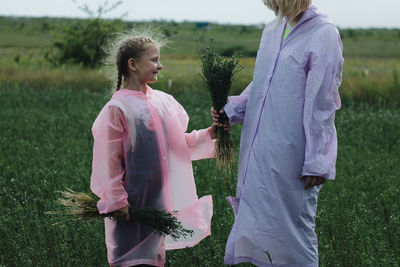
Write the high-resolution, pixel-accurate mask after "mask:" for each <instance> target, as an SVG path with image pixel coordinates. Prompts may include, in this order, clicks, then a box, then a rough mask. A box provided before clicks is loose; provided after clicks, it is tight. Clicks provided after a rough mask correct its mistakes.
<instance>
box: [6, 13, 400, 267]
mask: <svg viewBox="0 0 400 267" xmlns="http://www.w3.org/2000/svg"><path fill="white" fill-rule="evenodd" d="M0 22H1V23H0V34H1V35H0V58H1V59H0V107H1V113H0V148H1V150H0V190H1V194H0V214H1V216H0V236H1V240H0V266H107V260H106V249H105V243H104V229H103V228H104V227H103V223H102V221H97V222H91V223H65V222H63V221H60V220H56V219H55V218H52V217H49V216H47V215H46V214H45V212H46V211H49V210H54V209H56V208H57V206H56V205H55V203H54V201H55V200H56V199H57V198H58V197H59V195H58V193H57V191H59V190H63V189H64V188H65V187H68V188H71V189H73V190H76V191H89V182H90V181H89V178H90V173H91V159H92V144H93V140H92V135H91V132H90V128H91V125H92V123H93V121H94V119H95V117H96V116H97V114H98V112H99V111H100V109H101V107H102V106H103V105H104V104H105V103H106V102H107V100H108V96H107V95H108V92H107V89H108V88H110V87H111V84H110V83H109V82H108V81H107V80H106V78H105V77H104V74H103V73H102V72H101V71H99V70H96V69H86V68H83V67H81V66H71V65H65V66H59V67H54V66H52V65H51V64H50V63H49V62H47V61H46V60H45V59H44V53H45V50H46V49H48V48H49V47H51V40H52V33H54V31H56V30H57V27H59V26H57V25H59V24H63V23H69V20H59V21H58V20H57V23H58V24H57V23H54V21H53V20H51V19H36V20H33V19H15V20H12V19H9V18H8V19H7V18H0ZM22 24H23V25H24V26H21V25H22ZM46 25H47V26H46ZM168 27H170V28H167V29H168V30H169V32H170V33H171V34H172V36H175V37H174V38H175V42H174V47H181V48H183V49H181V50H179V51H184V52H178V51H177V50H176V49H175V48H173V47H171V48H168V49H169V50H168V49H167V50H165V51H164V52H165V55H163V64H164V66H165V69H164V70H163V71H162V73H161V74H160V81H159V82H158V83H157V84H155V85H154V88H159V89H161V90H164V91H167V92H169V93H172V94H173V95H174V96H175V97H176V99H177V100H178V101H179V102H180V103H181V104H182V105H183V106H184V107H185V108H186V110H187V112H188V114H189V115H190V123H189V128H190V130H191V129H198V128H205V127H208V126H209V125H210V123H211V119H210V116H209V109H210V106H211V102H210V100H209V96H208V94H207V93H206V92H205V89H204V85H203V82H202V80H201V78H200V77H199V75H198V74H199V71H200V67H199V59H198V55H197V50H196V49H197V48H196V45H195V44H194V41H193V40H192V39H193V37H194V36H197V37H199V35H200V39H202V40H206V39H207V38H208V36H209V35H210V34H212V35H217V37H216V39H217V40H225V41H224V42H223V44H221V47H220V48H221V49H230V48H232V47H231V46H230V44H231V43H232V42H233V39H232V34H231V33H232V32H236V31H237V32H241V35H238V36H239V37H240V38H239V37H238V38H237V39H238V40H237V42H236V43H237V44H235V46H236V47H238V46H240V47H242V48H240V49H242V51H244V50H243V49H244V47H245V48H246V49H248V52H246V53H249V54H251V51H252V50H254V49H255V50H256V49H257V45H258V38H259V34H260V29H258V28H256V27H250V28H247V27H244V28H241V26H235V27H233V26H232V27H233V28H232V27H230V26H215V27H214V28H213V30H212V32H211V33H207V32H204V31H198V30H195V29H194V28H193V27H194V26H193V24H190V23H187V24H182V25H179V24H177V25H175V24H173V23H172V24H171V25H169V26H168ZM173 27H175V28H173ZM27 32H33V33H34V34H31V35H28V34H27ZM396 34H397V31H394V30H393V31H386V30H381V31H379V30H371V31H370V32H369V33H368V32H367V31H360V32H358V31H355V30H344V31H343V33H342V35H343V42H344V46H345V59H346V63H345V67H344V75H343V86H342V87H341V95H342V100H343V108H342V109H341V110H340V111H338V113H337V117H336V126H337V131H338V138H339V151H338V152H339V153H338V161H337V178H336V181H333V182H328V183H326V185H325V186H324V188H323V190H322V192H321V193H320V195H319V206H318V214H317V229H316V232H317V235H318V238H319V252H320V266H400V246H399V245H398V244H399V240H400V216H399V210H400V179H399V173H400V141H399V139H400V87H399V81H398V75H400V63H399V58H400V52H399V51H400V50H399V49H400V48H399V46H398V45H397V46H396V44H398V42H399V40H400V39H398V37H397V35H396ZM201 36H202V37H201ZM228 37H230V38H231V39H229V38H228ZM396 38H397V39H396ZM360 43H363V44H364V45H363V46H362V47H361V48H360V45H358V47H359V49H357V44H360ZM382 47H383V48H382ZM174 49H175V50H174ZM240 49H239V50H240ZM241 64H242V65H243V66H244V69H243V70H242V72H241V73H240V75H239V76H238V78H237V79H236V80H235V82H234V85H233V90H232V91H233V93H239V92H240V91H241V90H242V89H243V88H244V87H245V86H246V84H247V83H248V82H249V81H250V79H251V76H252V68H253V66H254V57H251V56H248V57H244V58H242V59H241ZM231 136H232V140H233V143H234V146H235V149H236V151H237V150H238V146H239V140H240V126H234V127H233V128H232V135H231ZM214 164H215V162H214V160H202V161H197V162H194V173H195V178H196V186H197V191H198V195H199V196H202V195H207V194H211V195H213V201H214V217H213V221H212V235H211V236H210V237H208V238H206V239H205V240H203V241H202V242H201V243H200V244H199V245H198V246H196V247H194V248H190V249H184V250H177V251H169V252H167V263H166V265H167V266H179V267H180V266H223V255H224V249H225V242H226V240H227V237H228V235H229V232H230V229H231V226H232V223H233V213H232V211H231V208H230V206H229V204H228V203H227V202H226V200H225V197H226V196H228V195H229V190H228V187H227V185H226V184H225V182H224V180H223V177H222V176H221V174H220V173H218V172H216V171H215V168H214ZM235 179H236V177H235V176H234V175H233V176H232V177H228V180H229V181H230V185H231V190H234V185H235ZM57 222H60V223H59V224H55V223H57ZM272 259H273V255H272ZM241 266H250V265H247V264H242V265H241Z"/></svg>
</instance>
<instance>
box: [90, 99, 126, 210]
mask: <svg viewBox="0 0 400 267" xmlns="http://www.w3.org/2000/svg"><path fill="white" fill-rule="evenodd" d="M125 129H126V127H125V119H124V116H123V113H122V111H121V110H120V109H119V108H118V107H116V106H105V107H104V108H103V110H102V111H101V112H100V114H99V116H98V117H97V119H96V121H95V122H94V124H93V127H92V133H93V137H94V144H93V163H92V176H91V182H90V188H91V190H92V191H93V193H95V194H96V195H97V196H98V197H99V198H100V200H99V202H98V203H97V208H98V210H99V212H100V213H108V212H112V211H114V210H117V209H120V208H123V207H125V206H126V205H128V201H127V198H128V194H127V192H126V191H125V189H124V186H123V176H124V170H123V167H122V162H123V155H124V153H123V142H122V140H123V135H124V132H125Z"/></svg>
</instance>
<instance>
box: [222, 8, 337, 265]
mask: <svg viewBox="0 0 400 267" xmlns="http://www.w3.org/2000/svg"><path fill="white" fill-rule="evenodd" d="M285 24H286V22H285V20H283V21H282V23H280V24H277V21H276V20H275V21H273V22H271V23H270V24H268V25H266V27H265V29H264V31H263V33H262V38H261V43H260V47H259V50H258V54H257V59H256V64H255V69H254V77H253V81H252V82H251V83H250V84H249V86H248V87H247V88H246V89H245V90H244V91H243V93H242V94H241V95H239V96H232V97H230V98H229V101H228V103H227V105H226V106H225V112H226V114H227V115H228V117H229V120H230V122H231V124H234V123H242V122H243V127H242V135H241V143H240V158H239V174H238V184H237V192H236V193H237V195H236V198H233V197H229V198H228V201H229V202H230V203H231V205H232V207H233V209H234V214H235V223H234V225H233V227H232V231H231V233H230V236H229V239H228V242H227V245H226V252H225V263H226V264H237V263H240V262H252V263H253V264H255V265H258V266H271V265H270V261H269V259H268V253H269V254H270V256H271V259H272V264H273V266H275V267H277V266H318V247H317V246H318V243H317V236H316V234H315V231H314V229H315V215H316V208H317V197H318V193H319V190H320V189H321V186H316V187H312V188H310V189H307V190H305V189H304V184H305V182H304V180H300V179H299V176H300V175H311V176H322V177H325V178H326V179H334V178H335V164H336V155H337V137H336V130H335V126H334V118H335V111H336V110H337V109H339V108H340V98H339V93H338V87H339V85H340V83H341V78H342V65H343V58H342V44H341V41H340V35H339V32H338V30H337V28H336V27H335V26H334V25H333V24H331V23H330V22H328V20H327V18H326V17H325V16H323V15H321V14H319V13H318V12H317V10H316V8H315V7H314V6H310V7H309V8H308V9H307V10H306V11H305V12H304V14H303V16H302V18H301V19H300V21H299V22H298V23H297V24H296V26H295V27H294V28H293V30H292V31H291V32H290V34H289V35H288V37H287V38H286V39H285V40H283V41H282V35H283V32H284V29H285ZM266 252H268V253H266Z"/></svg>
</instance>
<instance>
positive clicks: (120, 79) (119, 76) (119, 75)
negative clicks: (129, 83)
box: [115, 71, 122, 91]
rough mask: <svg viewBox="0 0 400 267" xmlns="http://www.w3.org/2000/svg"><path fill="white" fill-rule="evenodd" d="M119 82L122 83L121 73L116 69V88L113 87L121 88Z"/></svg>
mask: <svg viewBox="0 0 400 267" xmlns="http://www.w3.org/2000/svg"><path fill="white" fill-rule="evenodd" d="M121 84H122V74H121V72H120V71H118V78H117V88H116V89H115V90H116V91H118V90H119V89H121Z"/></svg>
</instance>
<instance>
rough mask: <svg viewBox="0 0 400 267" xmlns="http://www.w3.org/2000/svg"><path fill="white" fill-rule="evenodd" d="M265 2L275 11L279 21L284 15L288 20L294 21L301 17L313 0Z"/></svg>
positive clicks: (275, 0) (265, 0) (268, 0)
mask: <svg viewBox="0 0 400 267" xmlns="http://www.w3.org/2000/svg"><path fill="white" fill-rule="evenodd" d="M263 1H264V4H265V5H266V6H267V7H268V8H269V9H271V10H272V11H274V12H275V15H277V16H278V18H279V23H280V22H281V21H282V19H283V18H284V17H286V20H287V22H294V23H297V21H298V20H299V19H300V16H301V14H303V12H304V11H305V10H306V9H307V8H308V7H309V6H310V5H311V3H312V0H263Z"/></svg>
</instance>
